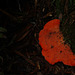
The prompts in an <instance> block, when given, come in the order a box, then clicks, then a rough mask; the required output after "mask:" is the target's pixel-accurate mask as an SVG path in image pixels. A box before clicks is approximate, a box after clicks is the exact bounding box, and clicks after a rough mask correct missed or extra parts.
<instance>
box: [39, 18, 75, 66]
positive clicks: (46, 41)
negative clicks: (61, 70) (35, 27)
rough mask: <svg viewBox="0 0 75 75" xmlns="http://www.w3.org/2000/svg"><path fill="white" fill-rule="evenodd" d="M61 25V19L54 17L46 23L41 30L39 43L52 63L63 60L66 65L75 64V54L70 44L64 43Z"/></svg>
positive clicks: (43, 53)
mask: <svg viewBox="0 0 75 75" xmlns="http://www.w3.org/2000/svg"><path fill="white" fill-rule="evenodd" d="M59 27H60V20H59V19H54V20H51V21H49V22H48V23H47V24H45V26H44V28H43V29H42V30H41V31H40V33H39V44H40V45H41V47H42V55H43V56H44V57H45V59H46V60H47V61H48V62H49V63H50V64H52V65H53V64H55V63H57V62H63V63H64V64H65V65H69V66H75V55H74V54H73V53H72V50H71V48H70V47H69V45H68V44H64V42H65V41H64V40H63V38H64V37H63V35H62V33H61V32H60V28H59Z"/></svg>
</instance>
